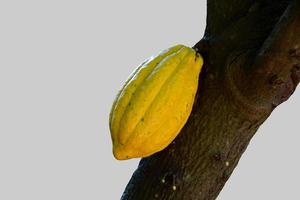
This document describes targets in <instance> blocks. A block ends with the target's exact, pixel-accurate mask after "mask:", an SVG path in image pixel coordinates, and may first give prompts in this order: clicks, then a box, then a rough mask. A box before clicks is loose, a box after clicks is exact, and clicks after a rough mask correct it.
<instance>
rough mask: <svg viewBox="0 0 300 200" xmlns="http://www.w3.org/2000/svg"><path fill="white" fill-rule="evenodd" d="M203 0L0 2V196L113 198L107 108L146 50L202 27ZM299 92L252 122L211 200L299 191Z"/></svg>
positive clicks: (11, 199)
mask: <svg viewBox="0 0 300 200" xmlns="http://www.w3.org/2000/svg"><path fill="white" fill-rule="evenodd" d="M205 4H206V2H205V1H204V0H187V1H173V0H164V1H160V0H152V1H141V0H126V1H121V0H119V1H117V0H100V1H99V0H98V1H96V0H95V1H92V0H86V1H78V0H73V1H71V0H69V1H67V0H59V1H58V0H52V1H38V0H35V1H33V0H28V1H21V0H2V1H0V199H1V200H54V199H55V200H99V199H106V200H115V199H119V198H120V196H121V194H122V192H123V190H124V187H125V186H126V184H127V182H128V180H129V178H130V177H131V174H132V172H133V170H134V169H135V168H136V166H137V164H138V161H139V160H138V159H133V160H129V161H122V162H121V161H116V160H115V159H114V158H113V156H112V153H111V140H110V133H109V130H108V113H109V110H110V107H111V104H112V101H113V99H114V96H115V94H116V93H117V91H118V89H119V88H120V87H121V85H122V83H123V82H124V81H125V80H126V78H127V76H128V75H129V74H130V73H131V71H132V70H133V69H134V68H135V67H136V66H137V65H138V64H139V63H141V62H142V61H143V60H144V59H146V58H148V57H149V56H151V55H152V54H154V53H157V52H158V51H160V50H163V49H165V48H168V47H170V46H172V45H174V44H176V43H182V44H185V45H190V46H192V45H194V44H195V43H196V42H197V41H198V40H199V39H200V38H201V37H202V35H203V32H204V27H205V16H206V5H205ZM299 102H300V91H299V90H298V92H296V93H295V94H294V95H293V96H292V97H291V98H290V99H289V100H288V102H287V103H284V104H283V105H281V106H280V107H278V108H277V109H276V110H275V111H274V112H273V113H272V115H271V117H270V118H269V119H268V120H267V122H266V123H264V125H263V126H262V127H261V128H260V129H259V132H258V133H257V134H256V136H255V137H254V138H253V140H252V142H251V144H250V146H249V147H248V149H247V151H246V153H245V154H244V155H243V157H242V159H241V161H240V163H239V165H238V167H237V168H236V170H235V171H234V174H233V175H232V177H231V178H230V180H229V181H228V182H227V184H226V186H225V188H224V190H223V191H222V192H221V194H220V196H219V198H218V200H234V199H243V200H252V199H262V200H264V199H272V200H282V199H299V198H300V195H299V191H298V190H299V179H300V173H299V168H300V164H299V163H300V160H299V150H300V147H299V126H298V124H297V123H299V120H298V116H297V114H299V105H300V104H299Z"/></svg>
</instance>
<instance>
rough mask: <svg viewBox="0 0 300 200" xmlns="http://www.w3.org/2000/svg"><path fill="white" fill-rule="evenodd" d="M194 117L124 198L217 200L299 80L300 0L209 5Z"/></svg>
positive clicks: (143, 164)
mask: <svg viewBox="0 0 300 200" xmlns="http://www.w3.org/2000/svg"><path fill="white" fill-rule="evenodd" d="M207 9H208V11H207V27H206V31H205V35H204V37H203V39H201V40H200V42H199V43H197V44H196V45H195V46H194V48H195V49H197V51H199V52H200V53H201V54H202V55H203V56H204V61H205V64H204V68H203V70H202V72H201V74H200V82H199V89H198V93H197V96H196V99H195V103H194V107H193V111H192V113H191V115H190V117H189V120H188V122H187V123H186V125H185V126H184V128H183V129H182V131H181V133H180V134H179V135H178V137H177V138H176V139H175V140H174V141H173V142H172V144H170V145H169V146H168V147H167V148H166V149H165V150H163V151H161V152H159V153H156V154H154V155H152V156H150V157H147V158H143V159H142V160H141V161H140V163H139V166H138V169H137V170H136V171H135V172H134V174H133V176H132V178H131V180H130V181H129V183H128V185H127V187H126V189H125V191H124V194H123V196H122V198H121V199H122V200H149V199H160V200H169V199H170V200H171V199H172V200H183V199H185V200H190V199H191V200H212V199H215V198H216V197H217V196H218V194H219V192H220V191H221V189H222V188H223V186H224V184H225V182H226V181H227V179H228V178H229V176H230V175H231V173H232V171H233V170H234V168H235V166H236V165H237V163H238V161H239V159H240V157H241V155H242V153H243V152H244V151H245V149H246V147H247V145H248V144H249V141H250V140H251V138H252V137H253V135H254V134H255V132H256V131H257V129H258V128H259V126H260V125H261V124H262V123H263V122H264V121H265V120H266V119H267V117H268V116H269V115H270V113H271V112H272V110H273V109H274V108H275V107H276V106H278V105H279V104H280V103H282V102H284V101H285V100H287V99H288V98H289V96H290V95H291V94H292V93H293V91H294V90H295V88H296V86H297V84H298V83H299V80H300V0H272V1H271V0H208V2H207Z"/></svg>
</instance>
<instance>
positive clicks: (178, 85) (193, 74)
mask: <svg viewBox="0 0 300 200" xmlns="http://www.w3.org/2000/svg"><path fill="white" fill-rule="evenodd" d="M202 64H203V59H202V57H201V56H200V55H199V54H197V53H196V51H195V50H194V49H192V48H190V47H186V46H183V45H176V46H174V47H172V48H169V49H167V50H165V51H162V52H160V53H159V54H158V55H157V56H154V57H151V58H150V59H148V60H146V61H145V62H144V63H142V64H141V65H140V66H139V67H138V68H137V69H136V70H135V71H134V72H133V74H132V75H131V76H130V77H129V79H128V80H127V81H126V82H125V84H124V86H123V88H122V89H121V90H120V92H119V94H118V95H117V97H116V99H115V101H114V103H113V106H112V109H111V113H110V117H109V126H110V132H111V137H112V141H113V154H114V156H115V158H116V159H118V160H125V159H129V158H137V157H146V156H149V155H151V154H153V153H156V152H158V151H161V150H162V149H164V148H165V147H167V146H168V145H169V144H170V143H171V142H172V141H173V140H174V138H175V137H176V136H177V135H178V133H179V132H180V130H181V129H182V127H183V126H184V124H185V123H186V121H187V119H188V117H189V115H190V113H191V110H192V106H193V103H194V98H195V94H196V91H197V87H198V77H199V73H200V70H201V67H202Z"/></svg>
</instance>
